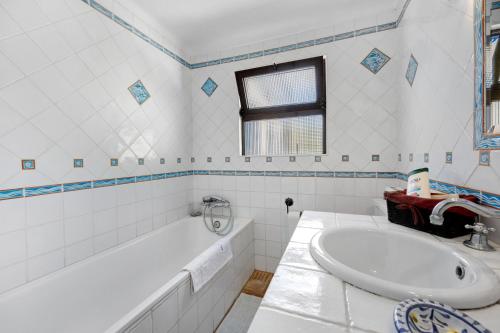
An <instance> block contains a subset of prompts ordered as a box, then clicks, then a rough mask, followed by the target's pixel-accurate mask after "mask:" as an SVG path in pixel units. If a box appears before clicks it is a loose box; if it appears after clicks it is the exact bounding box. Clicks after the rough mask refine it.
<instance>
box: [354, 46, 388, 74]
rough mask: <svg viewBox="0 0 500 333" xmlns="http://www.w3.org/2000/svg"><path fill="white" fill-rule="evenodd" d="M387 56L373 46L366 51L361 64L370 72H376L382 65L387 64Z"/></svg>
mask: <svg viewBox="0 0 500 333" xmlns="http://www.w3.org/2000/svg"><path fill="white" fill-rule="evenodd" d="M390 59H391V58H389V56H387V55H386V54H384V53H383V52H382V51H380V50H379V49H377V48H375V49H373V50H371V51H370V53H368V55H367V56H366V58H365V59H363V61H362V62H361V64H362V65H363V66H365V67H366V68H367V69H368V70H369V71H370V72H372V73H373V74H377V73H378V72H379V71H380V70H381V69H382V67H384V66H385V64H387V62H388V61H389V60H390Z"/></svg>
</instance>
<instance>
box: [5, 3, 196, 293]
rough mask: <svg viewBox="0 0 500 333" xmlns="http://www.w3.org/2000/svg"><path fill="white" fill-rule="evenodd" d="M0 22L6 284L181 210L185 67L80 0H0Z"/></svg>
mask: <svg viewBox="0 0 500 333" xmlns="http://www.w3.org/2000/svg"><path fill="white" fill-rule="evenodd" d="M106 5H109V6H110V9H114V10H116V11H117V12H116V13H119V15H122V17H123V18H126V19H127V20H130V22H131V23H134V24H140V28H141V29H142V30H143V31H145V32H147V33H148V34H149V35H150V36H154V37H155V38H156V39H157V40H160V41H161V40H162V38H161V35H159V34H158V33H156V32H155V31H154V30H153V29H150V28H149V27H148V26H147V24H145V23H144V21H141V20H139V19H138V18H135V17H134V16H133V15H132V14H131V13H130V12H128V11H127V10H126V8H124V7H122V6H120V5H119V3H118V2H117V1H106ZM0 21H1V22H2V23H1V24H0V72H1V75H0V163H1V172H0V293H2V292H4V291H6V290H9V289H12V288H15V287H17V286H19V285H22V284H24V283H26V282H29V281H32V280H34V279H37V278H39V277H42V276H44V275H47V274H49V273H51V272H54V271H56V270H59V269H61V268H63V267H65V266H68V265H70V264H73V263H75V262H78V261H80V260H83V259H85V258H88V257H90V256H92V255H94V254H97V253H99V252H101V251H103V250H105V249H109V248H111V247H114V246H116V245H118V244H120V243H123V242H125V241H127V240H130V239H133V238H135V237H138V236H139V235H142V234H145V233H147V232H150V231H151V230H153V229H155V228H158V227H161V226H162V225H165V224H166V223H168V222H171V221H174V220H177V219H179V218H180V217H183V216H185V215H186V214H187V206H188V201H189V200H190V198H191V188H192V180H191V177H184V174H178V173H176V171H180V170H186V169H187V166H188V165H189V164H188V163H186V162H188V160H189V157H190V156H191V147H192V135H191V128H192V127H191V109H190V108H191V93H190V87H191V73H190V71H189V69H187V68H186V67H185V66H183V65H182V64H180V63H179V62H178V61H175V60H174V59H172V58H171V57H168V56H166V55H165V54H164V53H162V52H160V51H159V50H158V49H156V48H154V47H152V46H151V45H149V44H148V43H146V42H145V41H143V40H141V39H140V38H138V37H137V35H134V34H133V33H131V32H130V31H128V30H127V29H125V28H124V27H123V26H120V25H119V24H117V23H116V22H113V21H112V20H111V19H109V18H108V17H106V16H104V15H102V14H101V13H99V12H98V11H97V10H95V9H94V8H92V7H90V6H89V5H88V4H87V3H86V2H83V1H79V0H67V1H66V0H59V1H53V0H51V1H35V0H24V1H2V2H1V4H0ZM139 79H140V80H142V82H143V83H144V85H145V87H146V89H147V90H148V91H149V93H150V95H151V97H150V98H149V99H148V100H147V101H146V102H145V103H144V104H142V105H139V104H138V103H137V102H136V101H135V100H134V98H133V97H132V95H131V94H130V92H129V91H128V87H129V86H130V85H132V84H133V83H134V82H136V81H137V80H139ZM112 158H116V159H118V166H111V164H110V159H112ZM161 158H165V162H166V163H165V164H164V165H163V164H160V159H161ZM178 158H180V159H181V160H180V162H178ZM22 159H33V160H35V167H36V168H35V169H34V170H22V169H21V160H22ZM74 159H83V167H82V168H76V167H74V161H73V160H74ZM139 159H144V164H143V165H140V163H139ZM165 172H169V174H168V175H165ZM151 174H154V175H155V176H151ZM136 176H138V177H136ZM179 176H182V177H179ZM116 178H119V179H118V180H116ZM152 179H153V180H152ZM96 180H97V181H96ZM63 183H64V185H61V184H63ZM49 184H53V185H50V186H45V185H49ZM117 184H121V185H117ZM111 185H113V186H111ZM33 187H35V188H33ZM5 189H10V190H7V191H5ZM41 194H44V195H41Z"/></svg>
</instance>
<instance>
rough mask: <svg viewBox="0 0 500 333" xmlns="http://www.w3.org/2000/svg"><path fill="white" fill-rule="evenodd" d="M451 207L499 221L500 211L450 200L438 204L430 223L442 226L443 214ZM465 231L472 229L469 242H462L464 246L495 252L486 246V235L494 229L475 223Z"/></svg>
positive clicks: (458, 200)
mask: <svg viewBox="0 0 500 333" xmlns="http://www.w3.org/2000/svg"><path fill="white" fill-rule="evenodd" d="M451 207H462V208H465V209H468V210H470V211H471V212H474V213H476V214H478V215H480V216H484V217H492V218H496V219H500V210H499V209H494V208H488V207H485V206H481V205H478V204H476V203H474V202H472V201H469V200H465V199H459V198H452V199H448V200H443V201H441V202H440V203H438V204H437V205H436V206H435V207H434V209H433V210H432V214H431V216H430V221H431V223H432V224H434V225H443V221H444V218H443V213H444V212H445V211H446V210H447V209H449V208H451ZM465 228H466V229H472V234H471V236H470V239H469V240H466V241H464V245H465V246H467V247H470V248H473V249H476V250H480V251H495V248H494V247H493V246H491V245H490V244H488V234H489V233H490V232H495V231H496V229H495V228H488V227H486V226H485V225H484V224H483V223H480V222H476V223H474V225H469V224H467V225H466V226H465Z"/></svg>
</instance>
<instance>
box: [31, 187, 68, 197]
mask: <svg viewBox="0 0 500 333" xmlns="http://www.w3.org/2000/svg"><path fill="white" fill-rule="evenodd" d="M60 192H62V185H45V186H36V187H27V188H25V189H24V196H25V197H34V196H37V195H45V194H54V193H60Z"/></svg>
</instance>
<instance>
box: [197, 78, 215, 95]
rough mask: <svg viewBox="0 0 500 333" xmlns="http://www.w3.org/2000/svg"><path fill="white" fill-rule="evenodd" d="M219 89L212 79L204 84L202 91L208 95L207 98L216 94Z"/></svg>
mask: <svg viewBox="0 0 500 333" xmlns="http://www.w3.org/2000/svg"><path fill="white" fill-rule="evenodd" d="M217 87H218V85H217V83H215V81H214V80H212V79H211V78H208V79H207V80H206V81H205V83H203V85H202V86H201V90H203V91H204V92H205V94H207V96H208V97H210V96H212V94H213V93H214V91H215V89H217Z"/></svg>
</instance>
